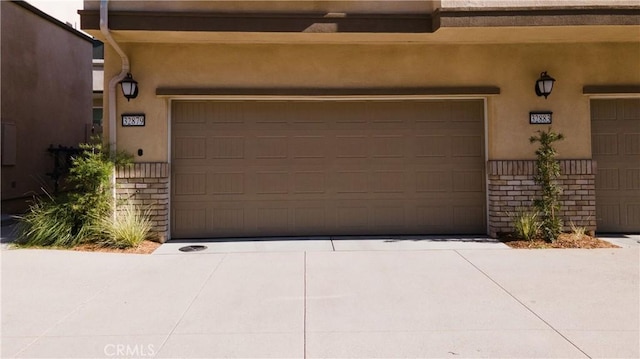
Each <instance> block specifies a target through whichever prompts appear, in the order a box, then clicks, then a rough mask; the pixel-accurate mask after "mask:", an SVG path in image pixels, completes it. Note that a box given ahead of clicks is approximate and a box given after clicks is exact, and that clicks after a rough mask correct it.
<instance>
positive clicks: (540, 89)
mask: <svg viewBox="0 0 640 359" xmlns="http://www.w3.org/2000/svg"><path fill="white" fill-rule="evenodd" d="M554 82H556V79H554V78H553V77H551V76H549V75H547V72H546V71H545V72H543V73H541V74H540V78H539V79H538V81H536V95H538V96H544V98H547V96H549V95H550V94H551V91H552V90H553V83H554Z"/></svg>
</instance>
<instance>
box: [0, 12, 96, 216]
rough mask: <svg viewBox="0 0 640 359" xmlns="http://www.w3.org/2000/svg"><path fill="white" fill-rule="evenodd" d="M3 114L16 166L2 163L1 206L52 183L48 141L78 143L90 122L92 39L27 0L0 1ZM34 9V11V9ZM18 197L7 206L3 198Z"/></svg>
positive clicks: (22, 202) (20, 207) (18, 205)
mask: <svg viewBox="0 0 640 359" xmlns="http://www.w3.org/2000/svg"><path fill="white" fill-rule="evenodd" d="M0 7H1V10H0V13H1V20H0V24H1V26H2V29H1V46H2V55H1V56H2V58H1V62H2V70H1V71H2V84H1V86H2V93H1V101H2V104H1V111H2V113H1V117H2V123H3V124H15V135H16V138H15V139H16V141H15V148H13V149H6V150H14V151H15V154H16V160H15V165H3V166H2V201H3V204H2V205H3V208H2V210H3V212H4V211H20V210H23V209H25V200H24V198H25V197H27V198H28V197H29V196H30V195H31V194H33V193H36V192H41V191H40V188H41V187H47V188H52V187H53V186H52V181H51V179H50V178H49V177H48V176H47V175H46V174H47V173H48V172H51V171H52V170H53V158H52V157H51V156H50V155H49V154H48V153H47V148H48V147H49V145H54V146H58V145H63V146H77V145H78V144H79V143H80V142H83V141H85V134H86V130H87V125H88V124H89V123H90V122H91V104H92V99H91V51H92V46H91V39H90V38H89V37H87V36H85V35H82V34H81V33H80V32H77V31H75V30H73V29H71V28H69V27H68V26H66V25H64V24H62V23H60V22H58V21H57V20H54V19H53V18H47V17H46V16H44V17H43V16H42V14H40V13H39V12H38V11H37V9H33V10H30V9H32V8H31V7H30V6H29V5H27V4H16V3H14V2H10V1H0ZM34 11H35V12H34ZM12 199H13V200H16V203H15V207H11V206H10V203H9V202H7V200H12Z"/></svg>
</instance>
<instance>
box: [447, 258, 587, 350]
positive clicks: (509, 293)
mask: <svg viewBox="0 0 640 359" xmlns="http://www.w3.org/2000/svg"><path fill="white" fill-rule="evenodd" d="M454 252H456V254H458V255H459V256H460V257H462V259H464V260H465V261H466V262H467V263H469V264H470V265H471V266H472V267H473V268H475V269H476V270H477V271H478V272H480V273H482V275H484V276H485V277H486V278H487V279H489V280H490V281H491V282H492V283H493V284H495V285H496V286H498V288H500V289H501V290H502V291H503V292H505V293H506V294H507V295H508V296H510V297H511V298H513V299H514V300H515V301H516V302H518V303H519V304H520V305H521V306H523V307H524V308H525V309H526V310H528V311H529V312H530V313H531V314H533V315H534V316H535V317H536V318H538V319H540V320H541V321H542V322H543V323H544V324H545V325H546V326H548V327H549V328H551V330H553V331H554V332H556V333H557V334H558V335H559V336H561V337H562V338H563V339H564V340H566V341H567V342H568V343H569V344H571V345H572V346H573V347H574V348H576V349H578V350H579V351H580V352H581V353H582V354H584V355H585V356H586V357H587V358H589V359H591V356H590V355H589V354H587V353H586V352H585V351H584V350H582V349H581V348H580V347H578V346H577V345H576V344H575V343H574V342H572V341H571V340H570V339H569V338H567V337H566V336H565V335H564V334H562V333H560V331H559V330H558V329H556V328H555V327H554V326H553V325H551V324H550V323H549V322H547V321H546V320H544V318H542V317H541V316H540V315H538V313H536V312H535V311H533V309H531V308H529V306H527V305H526V304H524V303H523V302H522V301H521V300H520V299H518V298H517V297H516V296H515V295H513V294H511V292H509V291H508V290H507V289H506V288H505V287H503V286H502V285H500V283H498V282H497V281H496V280H494V279H493V278H491V277H490V276H489V275H488V274H487V273H485V272H484V271H483V270H482V269H480V268H479V267H478V266H476V265H475V264H473V262H471V261H470V260H469V259H468V258H467V257H465V256H464V255H462V253H460V252H459V251H458V250H454Z"/></svg>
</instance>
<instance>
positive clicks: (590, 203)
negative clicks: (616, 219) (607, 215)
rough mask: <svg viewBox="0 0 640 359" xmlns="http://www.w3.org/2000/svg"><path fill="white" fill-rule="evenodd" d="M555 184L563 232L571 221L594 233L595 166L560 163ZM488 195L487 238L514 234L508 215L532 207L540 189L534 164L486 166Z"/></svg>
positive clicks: (502, 162) (580, 162)
mask: <svg viewBox="0 0 640 359" xmlns="http://www.w3.org/2000/svg"><path fill="white" fill-rule="evenodd" d="M559 162H560V173H561V175H560V177H559V178H558V184H559V185H560V187H561V188H562V190H563V191H562V195H561V197H560V200H561V204H562V210H561V213H560V216H561V218H562V219H563V221H564V223H565V230H569V229H570V228H569V223H570V221H573V223H575V224H576V225H578V226H581V227H586V228H587V230H589V231H595V230H596V190H595V174H596V166H595V162H594V161H592V160H560V161H559ZM487 167H488V168H487V172H488V175H489V176H488V181H489V183H488V191H489V235H490V236H492V237H496V236H498V235H499V234H500V233H509V232H513V228H512V226H511V219H510V218H509V215H508V213H516V212H517V211H518V210H520V209H522V208H528V207H530V206H532V204H533V200H534V199H536V198H539V197H540V194H541V190H540V186H538V185H536V184H535V183H534V181H533V175H534V174H535V173H536V172H537V170H536V164H535V161H514V160H498V161H489V162H488V163H487Z"/></svg>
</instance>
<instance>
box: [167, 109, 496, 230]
mask: <svg viewBox="0 0 640 359" xmlns="http://www.w3.org/2000/svg"><path fill="white" fill-rule="evenodd" d="M203 102H206V101H201V102H198V101H195V102H194V101H185V102H183V101H176V102H174V111H172V113H173V116H174V117H175V116H196V117H197V121H190V120H183V119H176V120H174V121H172V123H173V125H172V132H173V143H174V145H173V153H172V171H173V183H172V236H173V237H175V238H180V237H185V238H186V237H194V238H206V237H220V236H227V237H237V236H283V235H285V236H286V235H294V236H297V235H348V234H352V235H358V234H394V233H397V234H421V233H422V234H423V233H483V232H484V231H485V221H484V217H485V214H484V204H485V198H484V172H483V171H484V149H483V143H484V142H483V132H484V126H483V122H482V117H483V102H482V101H408V102H400V101H384V102H375V101H373V102H352V101H345V102H274V103H272V102H261V101H253V102H234V103H227V102H216V101H209V102H206V105H203V104H202V103H203ZM189 107H195V108H194V109H189ZM458 107H462V108H463V109H459V108H458ZM207 111H208V112H211V114H209V115H207V114H206V112H207ZM474 111H475V112H477V113H468V112H474ZM234 116H238V117H239V118H240V119H239V120H234V119H233V117H234ZM456 116H462V117H463V118H460V121H454V118H456ZM203 119H204V120H203ZM454 122H455V123H454ZM191 139H197V141H195V142H193V141H190V140H191ZM203 139H204V148H203ZM203 153H204V156H203Z"/></svg>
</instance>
